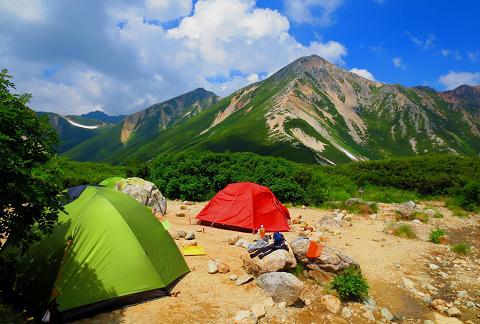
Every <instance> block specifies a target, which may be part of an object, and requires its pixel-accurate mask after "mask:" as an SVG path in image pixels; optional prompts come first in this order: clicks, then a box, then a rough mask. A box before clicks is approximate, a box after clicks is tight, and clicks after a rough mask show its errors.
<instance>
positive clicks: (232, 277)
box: [230, 275, 238, 281]
mask: <svg viewBox="0 0 480 324" xmlns="http://www.w3.org/2000/svg"><path fill="white" fill-rule="evenodd" d="M237 279H238V276H237V275H231V276H230V280H232V281H235V280H237Z"/></svg>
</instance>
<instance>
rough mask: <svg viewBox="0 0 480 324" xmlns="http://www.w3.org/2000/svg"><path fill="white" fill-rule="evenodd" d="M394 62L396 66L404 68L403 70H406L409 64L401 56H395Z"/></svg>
mask: <svg viewBox="0 0 480 324" xmlns="http://www.w3.org/2000/svg"><path fill="white" fill-rule="evenodd" d="M392 63H393V65H395V67H396V68H398V69H402V70H406V69H407V65H406V64H405V63H403V60H402V58H400V57H394V58H393V59H392Z"/></svg>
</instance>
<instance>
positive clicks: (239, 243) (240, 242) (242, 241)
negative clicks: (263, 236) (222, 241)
mask: <svg viewBox="0 0 480 324" xmlns="http://www.w3.org/2000/svg"><path fill="white" fill-rule="evenodd" d="M235 246H239V247H243V248H245V249H248V241H247V240H245V239H239V240H238V241H237V243H235Z"/></svg>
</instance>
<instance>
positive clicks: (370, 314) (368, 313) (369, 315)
mask: <svg viewBox="0 0 480 324" xmlns="http://www.w3.org/2000/svg"><path fill="white" fill-rule="evenodd" d="M362 316H363V317H365V318H366V319H367V320H369V321H371V322H375V316H373V312H372V311H371V310H366V311H365V313H363V314H362Z"/></svg>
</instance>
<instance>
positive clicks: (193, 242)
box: [182, 240, 197, 246]
mask: <svg viewBox="0 0 480 324" xmlns="http://www.w3.org/2000/svg"><path fill="white" fill-rule="evenodd" d="M182 245H183V246H197V240H188V241H185V242H183V243H182Z"/></svg>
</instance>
